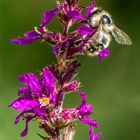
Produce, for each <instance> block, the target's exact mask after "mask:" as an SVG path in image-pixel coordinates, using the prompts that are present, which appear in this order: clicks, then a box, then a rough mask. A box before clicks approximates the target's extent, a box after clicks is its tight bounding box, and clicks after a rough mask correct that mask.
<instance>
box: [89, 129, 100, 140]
mask: <svg viewBox="0 0 140 140" xmlns="http://www.w3.org/2000/svg"><path fill="white" fill-rule="evenodd" d="M89 136H90V140H99V139H100V138H101V136H102V133H99V134H95V135H94V132H93V126H90V129H89Z"/></svg>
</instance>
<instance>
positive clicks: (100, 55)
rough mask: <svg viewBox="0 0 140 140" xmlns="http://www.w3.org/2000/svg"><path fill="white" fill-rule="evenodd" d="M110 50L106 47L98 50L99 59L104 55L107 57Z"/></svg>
mask: <svg viewBox="0 0 140 140" xmlns="http://www.w3.org/2000/svg"><path fill="white" fill-rule="evenodd" d="M109 56H110V52H109V49H108V48H105V49H103V50H102V51H101V52H99V54H98V57H99V61H102V60H103V58H104V57H109Z"/></svg>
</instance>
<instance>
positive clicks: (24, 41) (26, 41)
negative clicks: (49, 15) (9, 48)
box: [11, 38, 35, 45]
mask: <svg viewBox="0 0 140 140" xmlns="http://www.w3.org/2000/svg"><path fill="white" fill-rule="evenodd" d="M34 41H35V40H32V39H25V38H18V39H11V42H12V43H14V44H19V45H27V44H32V43H33V42H34Z"/></svg>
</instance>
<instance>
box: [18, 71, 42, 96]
mask: <svg viewBox="0 0 140 140" xmlns="http://www.w3.org/2000/svg"><path fill="white" fill-rule="evenodd" d="M18 79H19V80H20V81H21V83H23V84H24V85H26V86H28V87H29V88H30V89H31V91H32V92H33V93H34V94H35V95H36V96H37V97H39V96H40V95H41V94H42V88H41V85H40V81H39V80H38V78H37V77H36V76H35V75H34V74H33V73H29V74H24V75H21V76H18Z"/></svg>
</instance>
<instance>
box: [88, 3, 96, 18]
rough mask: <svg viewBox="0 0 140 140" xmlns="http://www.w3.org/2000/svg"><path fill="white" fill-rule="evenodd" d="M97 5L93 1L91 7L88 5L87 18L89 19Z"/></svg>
mask: <svg viewBox="0 0 140 140" xmlns="http://www.w3.org/2000/svg"><path fill="white" fill-rule="evenodd" d="M94 7H95V2H92V3H91V4H90V5H89V7H88V9H87V11H86V18H87V19H88V18H89V16H90V15H91V14H92V11H93V8H94Z"/></svg>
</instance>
